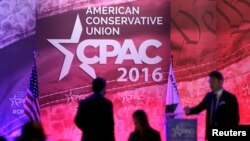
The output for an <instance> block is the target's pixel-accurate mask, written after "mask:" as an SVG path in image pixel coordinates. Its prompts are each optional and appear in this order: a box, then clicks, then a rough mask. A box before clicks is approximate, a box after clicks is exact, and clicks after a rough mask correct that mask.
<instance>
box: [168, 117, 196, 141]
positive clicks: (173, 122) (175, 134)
mask: <svg viewBox="0 0 250 141" xmlns="http://www.w3.org/2000/svg"><path fill="white" fill-rule="evenodd" d="M166 135H167V141H197V119H196V118H195V119H184V118H176V114H168V115H167V121H166Z"/></svg>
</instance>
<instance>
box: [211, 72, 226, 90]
mask: <svg viewBox="0 0 250 141" xmlns="http://www.w3.org/2000/svg"><path fill="white" fill-rule="evenodd" d="M223 80H224V78H223V76H222V74H221V73H220V72H218V71H212V72H211V73H209V84H210V88H211V90H212V91H214V92H217V91H218V90H220V89H221V88H222V85H223Z"/></svg>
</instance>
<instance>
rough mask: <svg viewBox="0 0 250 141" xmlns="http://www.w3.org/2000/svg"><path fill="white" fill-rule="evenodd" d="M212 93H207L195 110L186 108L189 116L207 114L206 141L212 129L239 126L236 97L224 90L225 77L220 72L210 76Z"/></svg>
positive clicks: (214, 72) (212, 73)
mask: <svg viewBox="0 0 250 141" xmlns="http://www.w3.org/2000/svg"><path fill="white" fill-rule="evenodd" d="M209 84H210V88H211V90H212V91H211V92H209V93H207V94H206V96H205V97H204V99H203V100H202V102H201V103H200V104H198V105H197V106H195V107H193V108H189V107H186V108H184V111H185V113H186V114H187V115H191V114H199V113H200V112H202V111H203V110H206V111H207V114H206V139H208V140H210V139H209V136H211V130H212V129H215V128H217V129H229V130H230V128H234V127H237V126H238V124H239V107H238V102H237V99H236V97H235V96H234V95H233V94H231V93H229V92H228V91H226V90H224V89H223V76H222V74H221V73H220V72H218V71H213V72H211V73H210V74H209Z"/></svg>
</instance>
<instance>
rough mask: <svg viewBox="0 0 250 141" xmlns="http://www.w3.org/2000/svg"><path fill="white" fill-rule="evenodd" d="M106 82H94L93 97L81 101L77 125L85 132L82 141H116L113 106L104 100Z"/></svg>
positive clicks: (99, 80) (76, 119)
mask: <svg viewBox="0 0 250 141" xmlns="http://www.w3.org/2000/svg"><path fill="white" fill-rule="evenodd" d="M105 87H106V81H105V80H104V79H102V78H96V79H94V80H93V82H92V89H93V93H94V94H93V95H92V96H90V97H88V98H86V99H85V100H82V101H80V104H79V107H78V111H77V115H76V117H75V124H76V125H77V127H78V128H79V129H81V130H82V132H83V137H82V141H114V140H115V139H114V118H113V105H112V103H111V102H110V101H109V100H108V99H106V98H104V95H105Z"/></svg>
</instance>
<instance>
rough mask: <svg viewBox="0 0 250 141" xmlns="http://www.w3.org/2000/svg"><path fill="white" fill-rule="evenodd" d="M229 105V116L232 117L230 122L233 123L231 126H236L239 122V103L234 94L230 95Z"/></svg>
mask: <svg viewBox="0 0 250 141" xmlns="http://www.w3.org/2000/svg"><path fill="white" fill-rule="evenodd" d="M230 105H231V106H230V109H229V110H230V111H231V112H230V117H231V118H232V119H231V121H230V122H231V123H232V124H233V126H238V125H239V122H240V115H239V104H238V101H237V98H236V97H235V96H233V97H232V100H231V104H230Z"/></svg>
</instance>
